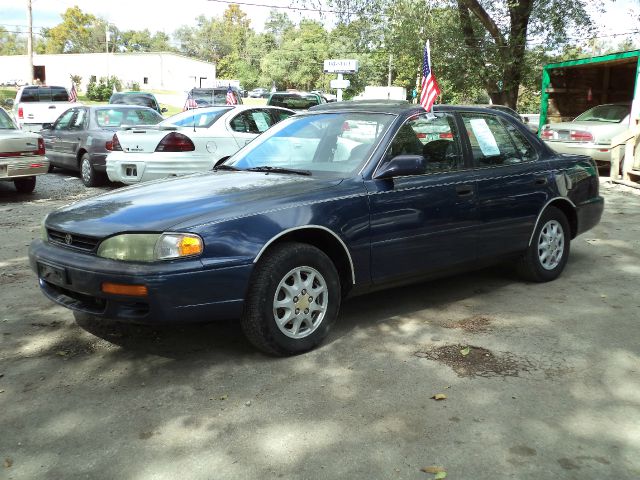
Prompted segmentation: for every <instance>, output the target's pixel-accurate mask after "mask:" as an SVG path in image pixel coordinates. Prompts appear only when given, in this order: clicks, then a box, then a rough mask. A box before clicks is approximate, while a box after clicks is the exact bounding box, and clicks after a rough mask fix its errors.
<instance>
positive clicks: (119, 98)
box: [109, 92, 167, 114]
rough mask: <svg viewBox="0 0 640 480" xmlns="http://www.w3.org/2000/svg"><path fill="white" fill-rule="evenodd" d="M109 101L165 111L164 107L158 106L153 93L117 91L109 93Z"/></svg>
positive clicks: (161, 112) (159, 111) (114, 103)
mask: <svg viewBox="0 0 640 480" xmlns="http://www.w3.org/2000/svg"><path fill="white" fill-rule="evenodd" d="M109 103H110V104H113V105H140V106H141V107H148V108H152V109H154V110H155V111H156V112H158V113H159V114H163V113H165V112H166V111H167V109H166V108H164V107H163V108H160V104H159V103H158V100H157V99H156V96H155V95H154V94H153V93H148V92H118V93H114V94H113V95H111V97H110V98H109Z"/></svg>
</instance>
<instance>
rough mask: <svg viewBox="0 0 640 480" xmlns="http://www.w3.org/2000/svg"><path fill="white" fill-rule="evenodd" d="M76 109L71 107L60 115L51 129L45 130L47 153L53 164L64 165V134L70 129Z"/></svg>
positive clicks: (43, 132) (44, 137)
mask: <svg viewBox="0 0 640 480" xmlns="http://www.w3.org/2000/svg"><path fill="white" fill-rule="evenodd" d="M74 110H75V109H70V110H67V111H66V112H64V113H63V114H62V115H60V116H59V117H58V119H57V120H56V121H55V123H54V124H53V127H51V130H43V131H42V138H43V139H44V148H45V155H46V156H47V158H48V159H49V162H51V163H52V164H53V165H55V166H57V167H63V166H65V165H64V157H63V154H62V149H63V148H64V145H63V143H62V142H63V140H62V136H63V134H64V132H66V131H67V130H68V129H69V126H70V125H71V119H72V118H73V116H74V114H75V111H74Z"/></svg>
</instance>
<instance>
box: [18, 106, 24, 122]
mask: <svg viewBox="0 0 640 480" xmlns="http://www.w3.org/2000/svg"><path fill="white" fill-rule="evenodd" d="M18 118H19V119H20V120H23V119H24V109H23V108H22V107H18Z"/></svg>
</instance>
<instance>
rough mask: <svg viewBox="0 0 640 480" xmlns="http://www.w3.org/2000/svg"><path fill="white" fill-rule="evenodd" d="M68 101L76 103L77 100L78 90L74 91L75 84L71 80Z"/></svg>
mask: <svg viewBox="0 0 640 480" xmlns="http://www.w3.org/2000/svg"><path fill="white" fill-rule="evenodd" d="M69 101H70V102H71V103H76V102H77V101H78V92H77V91H76V84H75V83H73V82H71V91H69Z"/></svg>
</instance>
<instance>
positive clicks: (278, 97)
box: [267, 92, 326, 111]
mask: <svg viewBox="0 0 640 480" xmlns="http://www.w3.org/2000/svg"><path fill="white" fill-rule="evenodd" d="M323 103H326V100H324V99H323V98H322V97H321V96H320V95H318V94H317V93H307V92H274V93H272V94H271V95H270V96H269V99H268V100H267V105H271V106H274V107H282V108H288V109H289V110H296V111H301V110H308V109H310V108H311V107H315V106H316V105H321V104H323Z"/></svg>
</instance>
